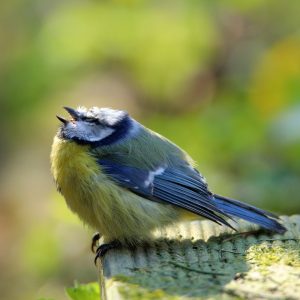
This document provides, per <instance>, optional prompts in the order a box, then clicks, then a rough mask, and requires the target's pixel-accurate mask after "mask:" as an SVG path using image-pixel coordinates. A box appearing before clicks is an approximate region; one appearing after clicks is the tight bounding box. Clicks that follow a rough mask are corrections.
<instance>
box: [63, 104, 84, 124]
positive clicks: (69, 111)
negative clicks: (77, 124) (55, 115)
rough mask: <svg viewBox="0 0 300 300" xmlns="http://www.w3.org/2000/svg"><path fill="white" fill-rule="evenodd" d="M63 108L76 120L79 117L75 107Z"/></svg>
mask: <svg viewBox="0 0 300 300" xmlns="http://www.w3.org/2000/svg"><path fill="white" fill-rule="evenodd" d="M64 109H65V110H66V111H67V112H68V113H69V114H70V116H71V117H72V118H73V119H74V120H75V121H76V120H78V119H79V117H80V116H79V114H78V112H77V110H76V109H73V108H71V107H67V106H64Z"/></svg>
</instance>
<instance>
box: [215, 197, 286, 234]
mask: <svg viewBox="0 0 300 300" xmlns="http://www.w3.org/2000/svg"><path fill="white" fill-rule="evenodd" d="M214 201H215V204H216V206H217V207H218V208H219V209H220V210H222V211H223V212H224V213H225V214H228V215H231V216H235V217H239V218H241V219H244V220H246V221H249V222H251V223H255V224H258V225H260V226H262V227H264V228H266V229H268V230H271V231H275V232H278V233H284V232H285V231H286V228H285V227H284V226H283V225H281V224H280V223H279V222H278V221H277V220H276V219H278V217H277V216H276V215H274V214H272V213H269V212H267V211H265V210H262V209H259V208H257V207H255V206H252V205H249V204H245V203H243V202H240V201H237V200H233V199H229V198H226V197H222V196H219V195H214Z"/></svg>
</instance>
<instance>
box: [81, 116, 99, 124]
mask: <svg viewBox="0 0 300 300" xmlns="http://www.w3.org/2000/svg"><path fill="white" fill-rule="evenodd" d="M82 121H84V122H88V123H95V124H96V123H98V120H97V119H95V118H90V117H83V118H82Z"/></svg>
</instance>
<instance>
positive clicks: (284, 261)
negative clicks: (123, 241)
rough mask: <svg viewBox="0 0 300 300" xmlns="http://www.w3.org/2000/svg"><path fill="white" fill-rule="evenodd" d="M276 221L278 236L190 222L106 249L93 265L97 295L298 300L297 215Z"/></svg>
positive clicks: (299, 239)
mask: <svg viewBox="0 0 300 300" xmlns="http://www.w3.org/2000/svg"><path fill="white" fill-rule="evenodd" d="M282 219H283V222H284V224H285V225H286V227H287V228H288V231H287V232H286V233H285V234H284V235H278V234H270V233H267V232H263V231H257V232H255V233H252V234H248V235H243V234H242V235H241V234H236V233H234V232H233V231H232V230H229V229H226V228H224V227H221V226H218V225H215V224H214V223H212V222H210V221H196V222H191V223H180V224H178V225H177V226H173V227H170V228H167V229H166V230H164V231H163V232H160V233H157V237H158V238H157V239H156V240H155V241H154V242H152V243H151V244H150V245H145V246H143V247H139V248H137V249H135V250H129V249H120V250H111V251H109V252H108V253H107V254H106V256H105V257H104V259H103V260H102V262H101V263H100V264H99V271H100V282H101V287H102V299H107V300H112V299H113V300H117V299H300V215H295V216H292V217H282ZM235 227H238V231H239V232H245V231H253V230H255V229H256V228H257V227H254V226H252V225H249V224H246V223H245V222H240V223H239V225H238V226H236V225H235Z"/></svg>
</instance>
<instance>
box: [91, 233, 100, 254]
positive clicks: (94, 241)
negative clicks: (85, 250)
mask: <svg viewBox="0 0 300 300" xmlns="http://www.w3.org/2000/svg"><path fill="white" fill-rule="evenodd" d="M100 238H101V234H100V233H99V232H96V233H95V234H94V235H93V237H92V243H91V250H92V252H93V253H96V251H97V248H98V246H99V240H100ZM95 249H96V250H95Z"/></svg>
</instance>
